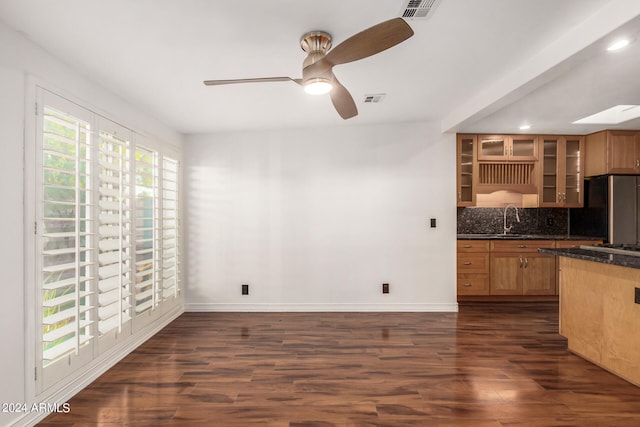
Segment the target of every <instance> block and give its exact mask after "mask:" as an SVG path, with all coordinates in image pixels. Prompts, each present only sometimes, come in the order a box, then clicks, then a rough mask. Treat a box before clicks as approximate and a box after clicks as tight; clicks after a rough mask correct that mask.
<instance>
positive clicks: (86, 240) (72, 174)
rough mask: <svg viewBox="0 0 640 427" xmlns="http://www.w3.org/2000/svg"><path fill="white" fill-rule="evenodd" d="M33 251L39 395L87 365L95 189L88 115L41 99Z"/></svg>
mask: <svg viewBox="0 0 640 427" xmlns="http://www.w3.org/2000/svg"><path fill="white" fill-rule="evenodd" d="M41 97H42V99H43V101H44V102H43V103H45V105H44V107H43V108H42V110H41V115H42V116H41V117H42V126H41V127H40V128H39V130H38V138H37V141H36V145H37V149H36V153H37V154H36V156H37V161H38V163H39V164H41V168H40V173H39V176H37V177H36V179H37V183H36V197H37V198H36V200H37V201H38V209H37V214H36V224H37V225H38V230H37V233H38V235H39V239H36V240H37V243H36V248H37V251H38V253H39V257H38V260H37V266H38V267H37V269H38V277H39V279H38V280H39V282H40V287H39V288H40V299H39V300H40V302H41V304H40V305H41V310H42V311H41V322H40V327H41V340H40V344H41V346H42V352H41V353H40V357H39V359H41V362H42V364H41V366H42V369H43V386H44V388H46V387H48V386H49V385H51V384H53V383H55V382H56V381H57V380H58V379H60V378H61V377H64V376H65V375H67V373H68V372H70V371H71V370H73V369H76V368H77V366H78V365H82V364H84V363H87V362H88V361H89V360H91V358H92V357H93V354H92V351H93V350H92V346H91V345H89V344H90V343H91V341H92V339H93V336H94V333H93V329H94V327H95V324H94V323H95V320H96V319H95V308H94V304H93V303H92V302H93V301H92V300H93V298H94V293H95V289H94V283H95V277H94V276H95V273H94V271H95V260H94V258H93V254H92V251H93V248H94V247H95V238H94V233H95V222H96V221H95V218H94V213H93V206H94V204H95V197H96V195H95V193H96V192H95V189H94V186H93V180H92V178H93V168H92V166H91V161H92V158H93V153H92V148H93V140H92V134H91V126H90V115H89V114H87V112H86V111H85V110H83V109H81V108H79V107H78V106H76V105H74V104H72V103H69V102H68V101H66V100H64V99H62V98H59V97H57V96H55V95H53V94H50V93H48V92H44V93H41Z"/></svg>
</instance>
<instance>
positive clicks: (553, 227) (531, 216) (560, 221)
mask: <svg viewBox="0 0 640 427" xmlns="http://www.w3.org/2000/svg"><path fill="white" fill-rule="evenodd" d="M568 214H569V211H568V209H561V208H518V215H519V216H520V222H516V214H515V209H513V208H509V209H508V210H507V226H509V225H511V224H513V228H512V229H511V231H510V233H513V234H543V235H566V234H568V232H569V230H568V229H569V227H568V224H569V218H568V216H569V215H568ZM503 215H504V208H458V234H476V233H483V234H484V233H491V234H493V233H502V232H503V218H504V217H503Z"/></svg>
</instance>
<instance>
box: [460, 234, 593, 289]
mask: <svg viewBox="0 0 640 427" xmlns="http://www.w3.org/2000/svg"><path fill="white" fill-rule="evenodd" d="M598 243H602V241H601V240H600V241H596V240H502V239H494V240H458V244H457V267H458V268H457V273H458V274H457V290H458V297H459V299H460V300H465V299H466V300H468V301H482V300H492V299H493V300H498V301H500V300H505V299H506V300H510V301H513V300H517V299H527V297H529V299H533V300H535V299H544V300H548V299H549V298H550V297H551V298H553V297H554V296H555V295H558V285H557V284H558V265H557V260H556V257H554V256H552V255H545V254H541V253H539V252H538V249H539V248H571V247H576V246H580V245H593V244H598ZM518 297H521V298H518ZM536 297H537V298H536Z"/></svg>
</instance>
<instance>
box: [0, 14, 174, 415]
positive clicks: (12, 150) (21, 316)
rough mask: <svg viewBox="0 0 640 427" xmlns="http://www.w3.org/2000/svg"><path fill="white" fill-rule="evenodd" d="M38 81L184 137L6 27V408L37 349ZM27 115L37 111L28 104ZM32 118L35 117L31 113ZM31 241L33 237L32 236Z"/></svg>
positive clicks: (166, 134)
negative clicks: (29, 273) (28, 207)
mask: <svg viewBox="0 0 640 427" xmlns="http://www.w3.org/2000/svg"><path fill="white" fill-rule="evenodd" d="M31 77H34V78H35V79H38V80H39V81H41V82H45V83H46V84H47V86H48V87H49V88H50V89H56V90H59V91H61V92H62V93H61V94H62V95H72V96H73V97H74V98H76V99H79V100H81V101H83V102H84V103H85V105H86V106H88V107H92V108H93V109H94V111H97V112H100V113H102V114H104V115H106V116H108V117H110V118H111V119H114V120H116V121H119V122H120V123H122V124H124V125H126V126H130V127H133V128H134V129H136V130H138V131H143V132H148V133H149V134H151V135H154V136H155V137H157V138H159V139H161V140H163V141H165V142H168V143H171V144H175V145H178V146H179V145H181V143H182V137H181V135H179V134H178V133H176V132H174V131H173V130H171V129H169V128H167V127H166V126H165V125H164V124H162V123H161V122H160V121H159V120H156V119H154V118H152V117H149V116H148V115H146V114H145V113H144V112H141V111H139V110H137V109H135V108H134V107H132V106H131V105H130V104H129V103H127V102H125V101H123V100H122V99H120V98H118V97H117V96H115V95H113V94H112V93H109V92H107V91H106V90H105V89H103V88H102V87H100V86H99V85H98V84H96V83H93V82H91V81H90V80H88V79H86V78H84V77H83V76H81V75H79V74H78V73H77V72H75V71H74V70H72V69H71V68H70V67H68V66H66V65H65V64H63V63H61V62H60V61H58V60H57V59H55V58H53V57H52V56H50V55H49V54H48V53H46V52H45V51H43V50H42V49H40V48H39V47H37V46H35V45H33V44H32V43H31V42H29V41H28V40H26V39H25V38H24V37H23V36H21V35H20V34H18V33H16V32H15V31H13V30H11V29H9V28H8V27H6V26H5V25H3V24H1V23H0V129H2V142H1V144H2V153H1V155H0V179H1V182H2V184H1V187H2V193H1V194H2V202H3V209H2V215H1V218H2V220H1V221H0V235H1V236H2V239H3V243H4V244H3V245H2V247H1V249H0V268H1V270H0V271H2V298H0V325H1V326H0V342H2V345H3V350H2V351H0V404H1V403H4V402H7V403H9V402H13V403H23V402H28V401H29V390H30V388H32V385H31V384H29V383H28V382H27V380H26V378H29V381H32V380H31V378H32V375H33V369H34V367H33V366H28V364H27V362H25V360H26V355H27V352H26V351H25V346H27V345H29V346H33V345H34V344H33V343H30V342H27V339H26V326H25V319H26V314H25V313H29V310H31V313H30V314H29V315H34V314H33V310H34V309H33V308H30V307H28V306H26V305H25V301H24V294H25V292H26V290H27V287H29V286H34V284H33V283H25V271H26V270H25V263H26V261H27V260H28V258H27V257H31V256H32V254H29V253H25V245H24V244H23V242H24V238H25V234H24V230H25V227H24V217H25V209H24V202H23V198H24V193H25V192H24V190H25V188H24V173H23V171H24V166H25V163H24V161H25V160H24V149H25V143H31V142H32V141H28V140H27V141H25V138H24V129H25V125H24V123H25V120H27V122H29V120H28V115H27V114H25V99H26V93H27V92H28V90H27V88H28V87H29V86H30V84H28V83H27V82H28V81H30V78H31ZM27 105H28V108H27V109H26V111H33V110H32V108H33V106H32V105H30V101H28V104H27ZM29 114H30V113H29ZM27 238H29V234H27ZM22 415H24V414H20V413H3V412H1V411H0V425H10V424H12V423H14V422H16V420H18V419H20V417H21V416H22Z"/></svg>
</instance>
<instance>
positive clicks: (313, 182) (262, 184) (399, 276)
mask: <svg viewBox="0 0 640 427" xmlns="http://www.w3.org/2000/svg"><path fill="white" fill-rule="evenodd" d="M185 159H186V176H185V181H186V185H187V214H186V226H187V242H186V243H187V257H186V258H187V264H188V265H187V296H186V309H187V310H194V311H195V310H239V311H254V310H255V311H270V310H274V311H277V310H363V311H364V310H381V311H382V310H425V311H438V310H444V311H453V310H456V309H457V305H456V291H455V277H456V276H455V241H456V205H455V137H454V136H453V135H442V134H441V133H440V130H439V126H438V125H437V124H435V123H434V124H427V123H421V124H418V123H413V124H402V125H376V126H355V127H336V128H329V129H297V130H282V131H265V132H246V133H228V134H214V135H194V136H189V137H187V141H186V143H185ZM430 218H436V219H437V223H438V226H437V228H435V229H433V228H429V219H430ZM242 283H247V284H249V285H250V295H248V296H242V295H241V294H240V285H241V284H242ZM382 283H389V284H390V287H391V292H390V294H388V295H383V294H382V293H381V284H382Z"/></svg>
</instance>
